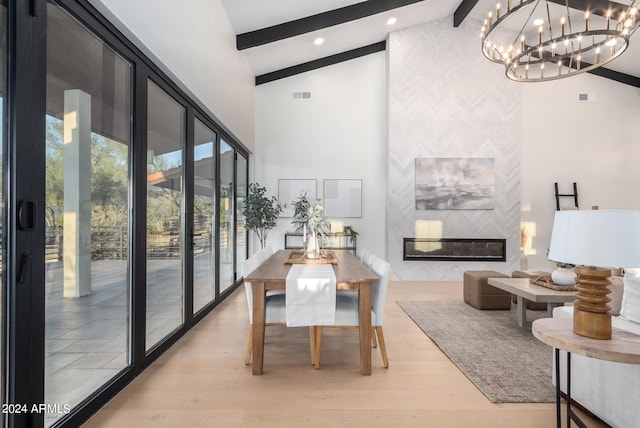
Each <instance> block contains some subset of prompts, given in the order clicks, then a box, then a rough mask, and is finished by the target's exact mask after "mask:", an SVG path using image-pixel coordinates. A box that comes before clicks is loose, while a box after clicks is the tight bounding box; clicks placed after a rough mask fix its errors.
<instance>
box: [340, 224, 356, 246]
mask: <svg viewBox="0 0 640 428" xmlns="http://www.w3.org/2000/svg"><path fill="white" fill-rule="evenodd" d="M342 233H344V234H346V235H351V236H349V241H351V245H353V244H355V243H356V236H358V232H356V231H355V230H354V229H353V227H351V226H350V225H349V226H345V227H344V228H343V229H342Z"/></svg>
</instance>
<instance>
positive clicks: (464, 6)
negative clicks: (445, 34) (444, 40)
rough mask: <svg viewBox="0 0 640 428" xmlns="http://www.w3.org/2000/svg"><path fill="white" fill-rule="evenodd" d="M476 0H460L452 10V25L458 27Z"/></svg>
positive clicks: (476, 2)
mask: <svg viewBox="0 0 640 428" xmlns="http://www.w3.org/2000/svg"><path fill="white" fill-rule="evenodd" d="M476 4H478V0H462V3H460V5H459V6H458V8H457V9H456V11H455V12H453V26H454V27H459V26H460V24H462V21H464V19H465V18H466V17H467V15H469V13H471V11H472V10H473V8H474V7H475V5H476Z"/></svg>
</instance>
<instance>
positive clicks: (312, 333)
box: [242, 247, 317, 365]
mask: <svg viewBox="0 0 640 428" xmlns="http://www.w3.org/2000/svg"><path fill="white" fill-rule="evenodd" d="M269 248H270V247H269ZM272 254H273V252H272ZM267 258H268V257H267ZM261 264H262V262H261V258H260V257H259V256H258V253H256V254H254V255H253V256H251V257H249V258H248V259H247V260H245V261H244V262H243V265H242V272H243V274H244V276H247V275H248V274H250V273H251V272H253V271H254V270H256V269H257V268H258V267H259V266H260V265H261ZM244 290H245V293H246V294H247V307H248V309H249V338H248V340H247V351H246V353H245V357H244V363H245V364H247V365H248V364H249V363H250V362H251V353H252V350H253V328H252V327H253V286H252V284H251V283H250V282H247V281H245V282H244ZM264 310H265V315H264V325H265V327H270V326H276V325H277V326H286V325H287V307H286V301H285V292H284V290H282V291H281V290H270V291H267V293H266V296H265V301H264ZM316 335H317V333H316V327H315V326H314V327H309V347H310V349H311V351H310V353H311V364H315V362H314V359H313V357H314V356H315V352H314V350H315V347H316V344H315V340H316Z"/></svg>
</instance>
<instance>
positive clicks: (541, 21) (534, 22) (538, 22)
mask: <svg viewBox="0 0 640 428" xmlns="http://www.w3.org/2000/svg"><path fill="white" fill-rule="evenodd" d="M542 24H544V19H541V18H538V19H536V20H535V21H533V25H535V26H536V27H538V26H540V25H542Z"/></svg>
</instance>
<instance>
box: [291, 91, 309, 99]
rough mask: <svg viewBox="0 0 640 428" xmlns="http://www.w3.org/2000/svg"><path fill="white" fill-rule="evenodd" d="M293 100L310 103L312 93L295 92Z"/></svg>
mask: <svg viewBox="0 0 640 428" xmlns="http://www.w3.org/2000/svg"><path fill="white" fill-rule="evenodd" d="M293 99H294V100H299V101H308V100H310V99H311V91H293Z"/></svg>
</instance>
